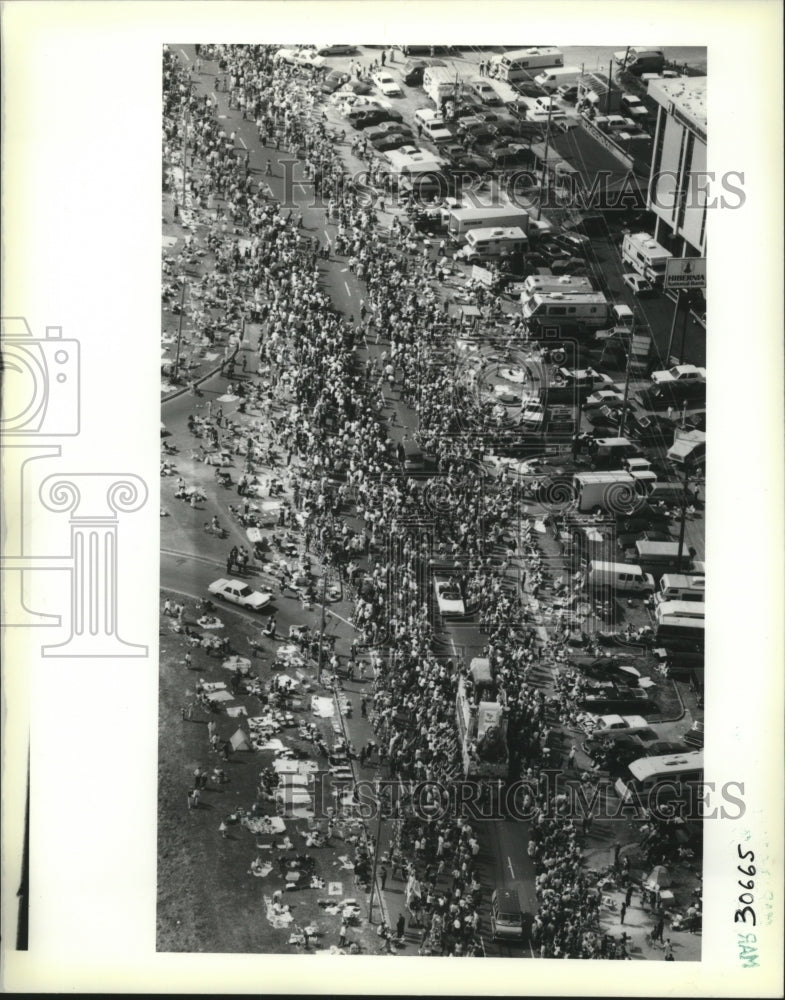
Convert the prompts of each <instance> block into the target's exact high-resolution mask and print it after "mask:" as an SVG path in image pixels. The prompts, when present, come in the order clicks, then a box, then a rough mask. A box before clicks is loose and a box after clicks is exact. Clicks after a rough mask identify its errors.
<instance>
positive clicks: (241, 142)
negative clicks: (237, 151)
mask: <svg viewBox="0 0 785 1000" xmlns="http://www.w3.org/2000/svg"><path fill="white" fill-rule="evenodd" d="M237 138H238V139H239V141H240V145H241V146H242V147H243V149H248V147H247V146H246V145H245V140H244V139H243V137H242V136H241V135H240V136H238V137H237Z"/></svg>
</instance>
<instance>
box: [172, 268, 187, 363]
mask: <svg viewBox="0 0 785 1000" xmlns="http://www.w3.org/2000/svg"><path fill="white" fill-rule="evenodd" d="M181 279H182V283H183V285H182V288H181V290H180V320H179V322H178V324H177V350H176V352H175V357H174V375H175V378H178V377H179V375H180V344H181V342H182V337H183V313H184V312H185V286H186V279H185V275H184V274H183V275H182V276H181Z"/></svg>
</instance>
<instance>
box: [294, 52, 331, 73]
mask: <svg viewBox="0 0 785 1000" xmlns="http://www.w3.org/2000/svg"><path fill="white" fill-rule="evenodd" d="M294 61H295V64H296V65H297V66H310V68H311V69H323V68H324V67H325V66H326V65H327V64H326V62H325V59H324V56H320V55H319V53H318V52H317V51H316V49H301V50H300V51H299V52H298V53H297V54H296V55H295V57H294Z"/></svg>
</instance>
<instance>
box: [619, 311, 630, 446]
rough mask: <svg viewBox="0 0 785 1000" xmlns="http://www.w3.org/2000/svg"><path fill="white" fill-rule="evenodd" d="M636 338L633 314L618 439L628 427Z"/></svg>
mask: <svg viewBox="0 0 785 1000" xmlns="http://www.w3.org/2000/svg"><path fill="white" fill-rule="evenodd" d="M634 336H635V313H633V314H632V323H631V324H630V339H629V342H628V343H627V368H626V370H625V373H624V402H623V403H622V404H621V420H620V421H619V433H618V434H617V435H616V436H617V437H620V438H621V437H624V431H625V430H626V427H627V403H628V400H629V396H630V368H631V366H632V338H633V337H634Z"/></svg>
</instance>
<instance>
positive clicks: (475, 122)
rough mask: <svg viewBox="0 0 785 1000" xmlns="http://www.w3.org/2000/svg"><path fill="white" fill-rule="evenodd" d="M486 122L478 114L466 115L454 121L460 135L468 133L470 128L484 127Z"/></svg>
mask: <svg viewBox="0 0 785 1000" xmlns="http://www.w3.org/2000/svg"><path fill="white" fill-rule="evenodd" d="M486 127H487V126H486V123H485V122H484V121H483V120H482V118H480V117H479V116H478V115H476V114H474V115H466V116H465V117H464V118H460V119H459V120H458V122H457V123H456V128H457V129H458V132H459V133H460V134H461V135H468V134H469V133H470V132H471V131H472V129H475V128H486Z"/></svg>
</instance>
